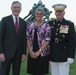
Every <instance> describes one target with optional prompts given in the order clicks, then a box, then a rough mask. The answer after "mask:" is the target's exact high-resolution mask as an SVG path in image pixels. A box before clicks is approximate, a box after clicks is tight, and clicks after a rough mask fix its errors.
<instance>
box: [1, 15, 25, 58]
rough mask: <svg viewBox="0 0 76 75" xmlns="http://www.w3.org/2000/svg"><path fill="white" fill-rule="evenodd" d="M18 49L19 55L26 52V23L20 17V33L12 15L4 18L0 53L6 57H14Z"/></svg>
mask: <svg viewBox="0 0 76 75" xmlns="http://www.w3.org/2000/svg"><path fill="white" fill-rule="evenodd" d="M16 50H18V51H17V52H19V55H22V54H26V23H25V21H24V20H23V19H21V18H20V17H19V30H18V34H16V31H15V25H14V21H13V18H12V15H10V16H7V17H4V18H2V21H1V31H0V53H4V54H5V57H6V58H12V57H14V55H15V53H16Z"/></svg>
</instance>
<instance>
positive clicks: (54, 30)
mask: <svg viewBox="0 0 76 75" xmlns="http://www.w3.org/2000/svg"><path fill="white" fill-rule="evenodd" d="M66 7H67V6H66V5H65V4H55V5H53V8H54V9H55V15H56V17H57V19H56V20H53V21H50V22H49V24H50V26H51V41H50V56H49V58H50V65H51V66H50V68H51V75H69V66H70V64H71V63H73V61H74V56H75V29H74V23H73V22H71V21H68V20H66V19H64V14H65V11H64V9H65V8H66Z"/></svg>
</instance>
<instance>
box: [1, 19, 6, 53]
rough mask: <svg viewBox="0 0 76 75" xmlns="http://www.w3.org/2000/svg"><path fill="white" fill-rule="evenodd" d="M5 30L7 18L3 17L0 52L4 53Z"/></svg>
mask: <svg viewBox="0 0 76 75" xmlns="http://www.w3.org/2000/svg"><path fill="white" fill-rule="evenodd" d="M5 30H6V22H5V19H4V18H3V19H2V20H1V26H0V53H3V45H4V43H3V40H4V36H5Z"/></svg>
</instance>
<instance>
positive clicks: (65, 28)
mask: <svg viewBox="0 0 76 75" xmlns="http://www.w3.org/2000/svg"><path fill="white" fill-rule="evenodd" d="M68 30H69V26H68V25H61V26H60V33H66V34H67V33H68Z"/></svg>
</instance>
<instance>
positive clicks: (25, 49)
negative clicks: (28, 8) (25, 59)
mask: <svg viewBox="0 0 76 75" xmlns="http://www.w3.org/2000/svg"><path fill="white" fill-rule="evenodd" d="M26 28H27V26H26V22H24V50H23V54H25V55H26V53H27V42H26Z"/></svg>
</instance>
